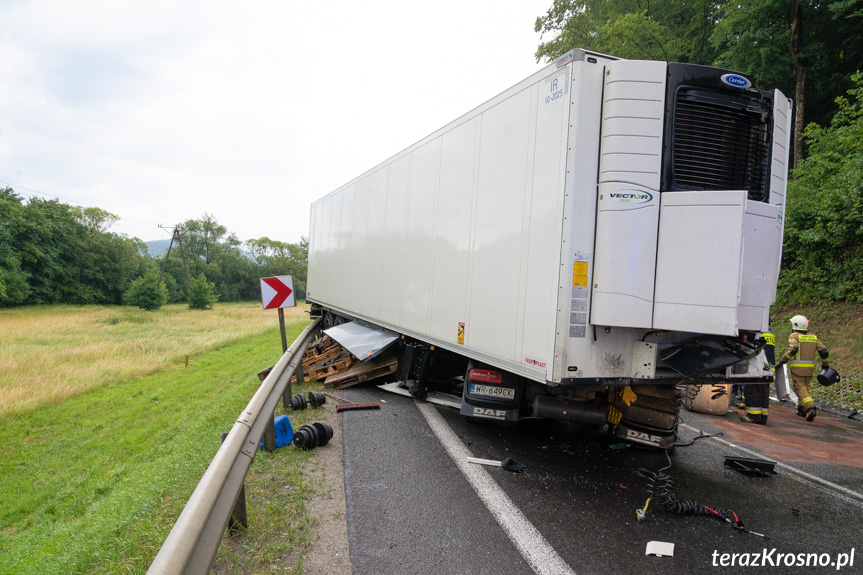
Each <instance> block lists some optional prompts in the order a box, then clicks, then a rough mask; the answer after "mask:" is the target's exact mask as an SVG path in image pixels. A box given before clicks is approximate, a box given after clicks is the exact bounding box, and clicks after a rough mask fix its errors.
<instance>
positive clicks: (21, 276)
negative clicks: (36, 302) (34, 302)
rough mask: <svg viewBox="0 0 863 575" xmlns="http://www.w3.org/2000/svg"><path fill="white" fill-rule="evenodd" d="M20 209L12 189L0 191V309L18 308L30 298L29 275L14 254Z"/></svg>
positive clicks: (18, 200)
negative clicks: (17, 306)
mask: <svg viewBox="0 0 863 575" xmlns="http://www.w3.org/2000/svg"><path fill="white" fill-rule="evenodd" d="M23 211H24V205H23V203H22V201H21V197H20V196H18V195H17V194H16V193H15V191H14V190H13V189H12V188H9V187H7V188H3V189H0V307H8V306H13V305H20V304H22V303H24V302H25V301H26V300H27V298H28V296H29V295H30V285H29V284H28V279H29V275H28V274H27V272H26V271H24V270H23V269H22V268H21V257H20V255H19V254H18V252H17V250H16V244H17V234H18V232H19V230H21V229H22V227H23V225H24V224H23V217H24V216H23Z"/></svg>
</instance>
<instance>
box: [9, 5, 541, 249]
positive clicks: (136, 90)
mask: <svg viewBox="0 0 863 575" xmlns="http://www.w3.org/2000/svg"><path fill="white" fill-rule="evenodd" d="M551 4H552V0H497V1H495V2H492V1H488V0H467V1H465V0H461V1H457V0H437V1H435V2H423V3H414V2H407V1H404V0H402V1H390V0H364V1H362V2H357V1H346V0H331V1H329V2H319V1H317V2H316V1H307V2H298V1H295V0H280V1H272V0H255V1H254V2H248V1H246V2H240V1H224V0H206V1H203V0H183V1H180V2H178V1H176V0H169V1H164V0H148V1H147V2H128V1H118V0H113V1H109V0H76V1H75V2H68V1H66V0H26V1H24V0H2V1H0V22H3V34H2V35H0V186H7V185H9V186H11V187H12V188H13V189H14V190H15V191H16V192H17V193H18V194H19V195H21V196H23V197H25V198H29V197H31V196H38V197H44V198H58V199H59V200H60V201H62V202H64V203H68V204H72V205H77V206H84V207H98V208H101V209H103V210H107V211H108V212H111V213H113V214H115V215H117V216H119V217H120V220H119V222H118V223H117V224H116V225H115V226H114V227H113V228H112V229H111V231H113V232H117V233H123V234H127V235H129V236H131V237H138V238H140V239H142V240H144V241H151V240H158V239H168V238H170V235H171V232H170V231H168V230H166V229H160V228H159V225H162V226H173V225H175V224H177V223H180V222H183V221H185V220H187V219H198V218H200V217H202V216H203V215H204V214H205V213H206V214H211V215H212V216H213V217H214V218H215V219H216V220H217V221H218V222H219V223H220V224H222V225H224V226H226V227H227V229H228V231H229V232H233V233H235V234H236V235H237V236H238V237H239V239H240V240H248V239H257V238H261V237H264V236H266V237H269V238H270V239H273V240H279V241H284V242H296V241H297V240H299V239H300V237H301V236H307V235H308V229H309V208H310V205H311V203H312V202H313V201H315V200H316V199H318V198H320V197H323V196H324V195H326V194H327V193H329V192H331V191H332V190H334V189H336V188H338V187H339V186H341V185H342V184H345V183H347V182H348V181H350V180H351V179H353V178H354V177H356V176H358V175H360V174H362V173H363V172H365V171H367V170H368V169H370V168H372V167H374V166H375V165H377V164H378V163H380V162H382V161H384V160H386V159H387V158H389V157H390V156H392V155H395V154H396V153H398V152H399V151H401V150H402V149H404V148H406V147H408V146H410V145H411V144H413V143H414V142H416V141H418V140H420V139H422V138H423V137H425V136H427V135H428V134H430V133H432V132H433V131H435V130H436V129H438V128H440V127H441V126H443V125H444V124H446V123H448V122H449V121H451V120H454V119H456V118H457V117H458V116H460V115H462V114H464V113H465V112H468V111H469V110H471V109H473V108H475V107H476V106H478V105H480V104H482V103H483V102H485V101H487V100H489V99H491V98H492V97H493V96H495V95H497V94H498V93H500V92H502V91H504V90H505V89H507V88H509V87H510V86H512V85H514V84H516V83H518V82H519V81H521V80H522V79H524V78H526V77H527V76H529V75H530V74H532V73H533V72H535V71H537V70H539V69H540V68H542V67H543V66H544V65H546V64H545V63H537V62H536V58H535V56H534V53H535V51H536V48H537V46H538V44H539V42H540V35H539V34H538V33H536V32H534V23H535V21H536V18H537V17H538V16H541V15H543V14H545V12H546V11H547V10H548V8H549V7H550V6H551ZM546 39H547V38H546Z"/></svg>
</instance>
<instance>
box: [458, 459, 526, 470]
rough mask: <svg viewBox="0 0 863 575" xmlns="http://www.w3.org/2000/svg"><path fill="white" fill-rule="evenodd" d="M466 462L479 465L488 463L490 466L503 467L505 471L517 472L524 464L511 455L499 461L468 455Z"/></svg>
mask: <svg viewBox="0 0 863 575" xmlns="http://www.w3.org/2000/svg"><path fill="white" fill-rule="evenodd" d="M467 462H468V463H478V464H480V465H490V466H492V467H503V468H504V469H506V470H507V471H513V472H515V473H518V472H519V471H521V470H522V469H524V465H522V464H521V463H519V462H518V461H516V460H515V459H513V458H512V457H507V458H506V459H504V460H503V461H499V460H497V459H480V458H479V457H468V458H467Z"/></svg>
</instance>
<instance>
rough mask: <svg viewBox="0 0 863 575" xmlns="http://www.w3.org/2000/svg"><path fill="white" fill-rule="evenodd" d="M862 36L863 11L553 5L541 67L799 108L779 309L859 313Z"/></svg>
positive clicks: (787, 2)
mask: <svg viewBox="0 0 863 575" xmlns="http://www.w3.org/2000/svg"><path fill="white" fill-rule="evenodd" d="M861 24H863V0H829V1H827V2H822V1H820V0H739V1H735V2H731V1H729V0H711V1H707V0H647V1H645V0H554V2H553V4H552V6H551V7H550V8H549V9H548V11H547V12H546V14H545V15H543V16H540V17H539V18H537V20H536V24H535V30H536V31H537V32H540V33H541V34H542V37H543V39H544V41H541V42H540V44H539V47H538V49H537V51H536V57H537V60H540V59H543V58H545V59H547V60H549V61H551V60H553V59H554V58H556V57H558V56H561V55H563V54H565V53H566V52H568V51H569V50H571V49H573V48H584V49H588V50H594V51H597V52H602V53H606V54H612V55H614V56H618V57H621V58H631V59H639V60H662V61H669V62H687V63H692V64H703V65H709V66H716V67H720V68H727V69H731V70H735V71H738V72H743V73H746V74H749V75H751V76H752V77H753V78H754V80H755V85H756V86H760V87H761V88H766V89H774V88H777V89H779V90H781V91H782V92H783V93H784V94H785V95H786V96H789V97H791V98H793V100H794V137H793V154H792V166H793V169H792V170H791V174H790V175H791V178H790V180H789V186H788V195H787V206H786V221H785V240H784V247H783V257H782V270H781V273H780V277H779V299H780V301H782V302H799V301H812V300H818V301H824V300H848V301H863V247H861V246H863V75H861V74H860V70H861V68H863V41H861V40H860V29H861Z"/></svg>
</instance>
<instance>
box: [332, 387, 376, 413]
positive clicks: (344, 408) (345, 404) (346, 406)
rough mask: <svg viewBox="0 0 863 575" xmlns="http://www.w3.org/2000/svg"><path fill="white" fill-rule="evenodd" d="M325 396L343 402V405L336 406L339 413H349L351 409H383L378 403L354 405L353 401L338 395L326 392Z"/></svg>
mask: <svg viewBox="0 0 863 575" xmlns="http://www.w3.org/2000/svg"><path fill="white" fill-rule="evenodd" d="M324 395H327V396H329V397H332V398H333V399H335V400H336V401H341V402H343V403H341V404H339V405H337V406H336V411H337V412H339V411H348V410H351V409H380V408H381V406H380V404H379V403H377V402H371V403H354V402H353V401H348V400H347V399H344V398H341V397H339V396H338V395H333V394H331V393H326V392H325V393H324Z"/></svg>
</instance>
